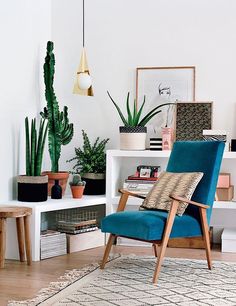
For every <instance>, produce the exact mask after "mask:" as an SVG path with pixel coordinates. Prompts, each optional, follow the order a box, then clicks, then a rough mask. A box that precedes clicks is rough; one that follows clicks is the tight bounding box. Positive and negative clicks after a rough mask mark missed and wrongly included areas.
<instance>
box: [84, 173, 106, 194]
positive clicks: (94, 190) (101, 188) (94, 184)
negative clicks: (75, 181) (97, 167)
mask: <svg viewBox="0 0 236 306" xmlns="http://www.w3.org/2000/svg"><path fill="white" fill-rule="evenodd" d="M82 179H83V181H85V182H86V185H85V188H84V194H85V195H100V194H105V192H106V179H105V174H104V173H84V174H83V176H82Z"/></svg>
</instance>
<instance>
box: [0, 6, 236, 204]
mask: <svg viewBox="0 0 236 306" xmlns="http://www.w3.org/2000/svg"><path fill="white" fill-rule="evenodd" d="M50 2H51V1H49V0H40V1H37V0H21V1H17V0H8V1H4V5H1V10H0V20H1V27H0V35H1V36H0V37H1V51H0V54H1V56H0V67H1V69H0V84H1V90H0V101H1V111H0V119H1V120H0V130H1V150H0V169H1V173H2V174H1V175H0V184H1V187H2V188H1V196H0V197H1V200H4V199H7V198H12V196H13V194H14V193H13V192H12V191H14V189H15V187H14V186H15V185H16V184H15V183H14V181H13V178H14V177H15V176H16V175H17V174H19V173H23V172H24V155H23V152H24V148H22V146H23V141H22V139H23V138H24V135H21V136H20V135H19V133H20V131H21V130H22V127H23V120H24V117H25V116H26V115H29V116H35V115H36V114H37V113H38V112H39V111H40V110H41V108H42V107H43V106H44V105H45V100H44V85H43V83H42V65H43V61H44V56H45V47H46V42H47V40H48V39H50V38H51V26H52V39H53V41H54V42H55V55H56V75H55V90H56V94H57V97H58V100H59V102H60V105H61V107H62V106H63V105H68V107H69V115H70V118H71V121H72V122H74V123H75V137H74V139H73V141H72V143H71V144H69V145H68V146H66V147H63V148H62V158H61V161H60V163H61V169H70V167H71V166H70V165H69V164H67V163H66V162H65V161H66V159H68V158H70V157H72V156H73V153H74V152H73V150H74V146H78V145H80V144H81V132H80V131H81V129H82V128H84V129H85V130H86V131H87V132H88V134H89V136H91V138H92V139H94V138H95V137H96V136H101V137H110V138H111V141H110V143H109V147H110V148H111V147H112V148H114V147H118V139H119V138H118V135H119V134H118V126H119V125H120V123H121V122H120V120H119V118H118V115H117V113H116V111H115V110H114V108H113V106H112V104H111V102H110V101H109V99H108V97H107V94H106V90H107V89H109V90H110V92H111V93H112V95H113V96H114V98H115V99H116V101H117V102H118V103H119V104H120V105H122V106H123V104H124V101H125V97H126V94H127V91H128V90H130V91H131V92H133V93H134V92H135V68H136V67H138V66H182V65H195V66H196V68H197V79H196V99H197V100H199V101H209V100H213V101H214V120H213V127H214V128H219V129H226V130H227V131H228V132H229V135H230V136H232V137H236V124H235V120H234V117H235V102H236V91H235V90H234V88H235V84H236V73H235V71H236V60H235V54H236V41H235V39H234V31H235V28H236V19H235V16H234V15H235V11H236V1H235V0H208V1H206V0H175V1H170V0H148V1H144V0H129V1H127V0H126V1H125V0H116V1H115V0H113V1H110V0H86V1H85V3H86V12H85V13H86V49H87V55H88V62H89V67H90V70H91V74H92V77H93V84H94V93H95V96H94V97H83V96H78V95H73V94H72V88H73V83H74V78H75V73H76V69H77V66H78V64H79V60H80V54H81V47H82V0H70V1H66V0H52V15H51V6H50ZM44 166H45V169H46V168H47V169H50V162H49V157H48V152H47V151H46V162H45V163H44Z"/></svg>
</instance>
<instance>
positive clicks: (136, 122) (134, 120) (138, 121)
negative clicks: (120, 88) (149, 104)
mask: <svg viewBox="0 0 236 306" xmlns="http://www.w3.org/2000/svg"><path fill="white" fill-rule="evenodd" d="M107 94H108V96H109V98H110V99H111V101H112V103H113V104H114V106H115V108H116V109H117V111H118V114H119V116H120V118H121V120H122V121H123V123H124V126H127V127H128V126H129V127H134V126H145V125H146V124H147V123H148V122H149V121H150V120H151V119H152V118H153V117H154V116H156V115H157V114H159V113H161V110H160V108H162V107H163V106H166V105H171V104H174V103H164V104H161V105H158V106H156V107H154V108H153V109H152V110H151V111H149V112H148V113H147V114H146V115H144V116H143V117H142V118H141V115H142V112H143V108H144V105H145V103H146V97H145V96H144V98H143V103H142V105H141V107H140V108H139V109H138V108H137V106H136V101H135V100H134V104H133V110H131V109H130V103H129V96H130V93H129V92H128V95H127V99H126V111H127V117H125V116H124V115H123V113H122V111H121V109H120V107H119V106H118V105H117V103H116V102H115V101H114V100H113V98H112V97H111V95H110V93H109V91H107Z"/></svg>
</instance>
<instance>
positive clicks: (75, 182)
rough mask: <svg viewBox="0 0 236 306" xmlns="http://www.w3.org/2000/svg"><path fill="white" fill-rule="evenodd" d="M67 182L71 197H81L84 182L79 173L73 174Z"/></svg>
mask: <svg viewBox="0 0 236 306" xmlns="http://www.w3.org/2000/svg"><path fill="white" fill-rule="evenodd" d="M69 184H70V188H71V192H72V196H73V198H75V199H80V198H82V196H83V193H84V187H85V185H86V182H85V181H82V179H81V176H80V175H79V174H76V175H74V176H73V179H72V181H71V182H70V183H69Z"/></svg>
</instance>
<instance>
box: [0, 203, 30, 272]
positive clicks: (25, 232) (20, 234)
mask: <svg viewBox="0 0 236 306" xmlns="http://www.w3.org/2000/svg"><path fill="white" fill-rule="evenodd" d="M31 214H32V209H31V208H29V207H18V206H15V207H14V206H11V207H1V206H0V268H4V262H5V252H6V223H7V222H6V221H7V218H15V219H16V228H17V238H18V246H19V254H20V261H25V248H26V257H27V264H28V265H31V263H32V257H31V243H30V223H29V221H30V215H31ZM24 236H25V237H24ZM24 240H25V244H24Z"/></svg>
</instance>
